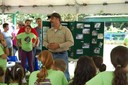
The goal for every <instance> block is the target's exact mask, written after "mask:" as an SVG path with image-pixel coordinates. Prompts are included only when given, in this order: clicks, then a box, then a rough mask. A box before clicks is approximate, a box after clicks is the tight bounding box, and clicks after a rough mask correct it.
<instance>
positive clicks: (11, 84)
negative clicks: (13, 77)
mask: <svg viewBox="0 0 128 85" xmlns="http://www.w3.org/2000/svg"><path fill="white" fill-rule="evenodd" d="M9 85H19V84H18V83H10V84H9Z"/></svg>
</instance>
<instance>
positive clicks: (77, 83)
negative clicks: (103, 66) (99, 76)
mask: <svg viewBox="0 0 128 85" xmlns="http://www.w3.org/2000/svg"><path fill="white" fill-rule="evenodd" d="M95 75H96V67H95V64H94V62H93V60H92V59H91V58H90V57H86V56H82V57H80V58H79V60H78V61H77V65H76V68H75V72H74V78H73V80H72V81H71V83H69V85H84V84H85V83H86V82H87V81H88V80H90V79H91V78H92V77H94V76H95Z"/></svg>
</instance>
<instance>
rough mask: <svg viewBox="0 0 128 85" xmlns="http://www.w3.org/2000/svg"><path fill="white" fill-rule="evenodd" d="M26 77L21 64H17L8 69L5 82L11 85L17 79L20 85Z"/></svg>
mask: <svg viewBox="0 0 128 85" xmlns="http://www.w3.org/2000/svg"><path fill="white" fill-rule="evenodd" d="M23 77H24V70H23V67H22V66H21V65H18V64H16V65H15V66H13V67H11V68H7V69H6V73H5V83H7V85H9V84H10V83H11V80H12V81H17V82H18V83H19V85H22V79H23Z"/></svg>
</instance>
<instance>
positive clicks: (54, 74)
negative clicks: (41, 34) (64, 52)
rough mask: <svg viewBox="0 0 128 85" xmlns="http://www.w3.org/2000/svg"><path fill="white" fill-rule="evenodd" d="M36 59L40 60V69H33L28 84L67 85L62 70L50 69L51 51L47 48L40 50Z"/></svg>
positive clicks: (51, 62)
mask: <svg viewBox="0 0 128 85" xmlns="http://www.w3.org/2000/svg"><path fill="white" fill-rule="evenodd" d="M38 60H39V61H41V62H42V65H43V66H42V68H41V70H40V71H34V72H32V73H31V75H30V77H29V85H46V84H47V85H68V81H67V79H66V77H65V75H64V73H63V72H62V71H56V70H53V69H51V67H52V65H53V62H54V60H53V56H52V53H51V52H50V51H48V50H44V51H42V52H41V53H40V54H39V56H38Z"/></svg>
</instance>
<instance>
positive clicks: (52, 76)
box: [29, 69, 68, 85]
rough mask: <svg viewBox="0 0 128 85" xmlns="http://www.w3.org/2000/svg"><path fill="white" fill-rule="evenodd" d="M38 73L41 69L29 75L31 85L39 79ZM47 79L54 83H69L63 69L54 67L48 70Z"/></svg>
mask: <svg viewBox="0 0 128 85" xmlns="http://www.w3.org/2000/svg"><path fill="white" fill-rule="evenodd" d="M37 73H39V71H34V72H32V73H31V75H30V77H29V85H34V83H35V82H36V80H37ZM46 79H49V80H50V82H51V84H52V85H68V81H67V79H66V77H65V75H64V73H63V72H61V71H56V70H52V69H50V70H48V76H47V77H46Z"/></svg>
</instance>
